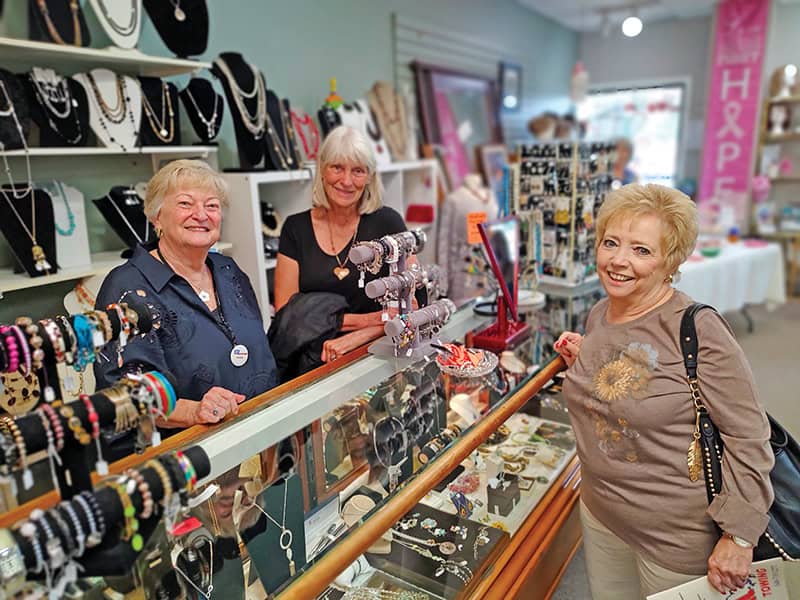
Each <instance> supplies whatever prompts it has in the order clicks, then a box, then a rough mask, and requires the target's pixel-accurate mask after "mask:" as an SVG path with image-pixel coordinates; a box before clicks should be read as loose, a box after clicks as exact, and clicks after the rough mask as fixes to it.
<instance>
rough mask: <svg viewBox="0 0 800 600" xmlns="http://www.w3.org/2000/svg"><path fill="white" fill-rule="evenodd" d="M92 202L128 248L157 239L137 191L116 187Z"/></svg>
mask: <svg viewBox="0 0 800 600" xmlns="http://www.w3.org/2000/svg"><path fill="white" fill-rule="evenodd" d="M92 202H93V203H94V205H95V206H96V207H97V208H98V210H99V211H100V212H101V213H102V215H103V217H104V218H105V220H106V221H107V222H108V224H109V225H111V228H112V229H113V230H114V232H115V233H116V234H117V235H118V236H119V237H120V238H121V239H122V241H123V242H125V244H126V245H127V246H128V248H134V247H135V246H136V245H137V244H146V243H148V242H150V241H151V240H154V239H155V238H156V236H155V231H154V230H153V225H152V223H150V221H148V219H147V217H146V216H145V214H144V203H143V202H142V199H141V198H140V197H139V195H138V194H137V193H136V191H135V190H133V189H131V188H129V187H125V186H114V187H112V188H111V190H110V191H109V192H108V194H106V195H105V196H103V197H102V198H96V199H94V200H92Z"/></svg>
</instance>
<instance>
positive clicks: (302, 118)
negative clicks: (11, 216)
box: [292, 108, 319, 162]
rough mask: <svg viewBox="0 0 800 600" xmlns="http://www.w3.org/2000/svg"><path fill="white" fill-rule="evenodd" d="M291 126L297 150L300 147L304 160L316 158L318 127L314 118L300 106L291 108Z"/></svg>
mask: <svg viewBox="0 0 800 600" xmlns="http://www.w3.org/2000/svg"><path fill="white" fill-rule="evenodd" d="M292 126H293V129H294V132H295V135H296V136H297V140H298V142H299V146H298V151H299V150H300V148H302V151H303V158H304V159H305V161H306V162H314V161H315V160H317V153H318V152H319V129H317V125H316V123H314V119H312V118H311V115H309V114H308V113H307V112H306V111H304V110H303V109H302V108H293V109H292Z"/></svg>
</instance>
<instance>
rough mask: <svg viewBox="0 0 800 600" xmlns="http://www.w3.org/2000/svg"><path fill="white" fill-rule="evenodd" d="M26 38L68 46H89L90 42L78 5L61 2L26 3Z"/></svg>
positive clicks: (87, 29) (46, 0)
mask: <svg viewBox="0 0 800 600" xmlns="http://www.w3.org/2000/svg"><path fill="white" fill-rule="evenodd" d="M42 5H43V6H44V8H45V10H46V12H45V11H44V10H42ZM28 37H29V38H30V39H32V40H39V41H42V42H53V43H56V44H61V45H69V46H89V45H91V41H92V39H91V36H90V35H89V28H88V27H87V26H86V19H85V18H84V16H83V10H81V5H80V3H79V2H75V3H74V4H72V3H70V2H64V1H63V0H36V1H35V2H28Z"/></svg>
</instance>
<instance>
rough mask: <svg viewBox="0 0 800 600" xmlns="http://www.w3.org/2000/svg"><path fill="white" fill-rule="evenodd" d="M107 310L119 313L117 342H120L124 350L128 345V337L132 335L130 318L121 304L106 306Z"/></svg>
mask: <svg viewBox="0 0 800 600" xmlns="http://www.w3.org/2000/svg"><path fill="white" fill-rule="evenodd" d="M106 310H113V311H114V312H116V313H117V318H118V319H119V335H118V336H117V340H118V341H119V346H120V348H124V347H125V345H126V344H127V343H128V337H129V336H130V335H131V324H130V322H129V321H128V316H127V315H126V314H125V310H123V308H122V307H121V306H120V305H119V304H115V303H111V304H109V305H108V306H106Z"/></svg>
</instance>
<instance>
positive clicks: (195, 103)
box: [181, 77, 225, 144]
mask: <svg viewBox="0 0 800 600" xmlns="http://www.w3.org/2000/svg"><path fill="white" fill-rule="evenodd" d="M181 100H182V101H183V106H184V108H186V114H187V115H189V121H190V122H191V124H192V128H193V129H194V132H195V133H196V134H197V137H199V138H200V141H201V143H203V144H211V143H212V140H213V139H214V138H215V137H217V134H218V133H219V130H220V127H221V126H222V117H223V115H224V114H225V101H224V99H223V98H222V96H220V95H219V94H218V93H217V92H216V91H215V90H214V86H213V84H212V83H211V82H210V81H209V80H208V79H202V78H200V77H193V78H192V79H191V80H190V81H189V83H188V85H187V86H186V87H185V88H184V89H183V90H181Z"/></svg>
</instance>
